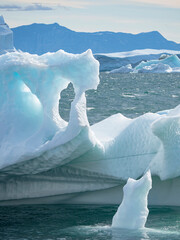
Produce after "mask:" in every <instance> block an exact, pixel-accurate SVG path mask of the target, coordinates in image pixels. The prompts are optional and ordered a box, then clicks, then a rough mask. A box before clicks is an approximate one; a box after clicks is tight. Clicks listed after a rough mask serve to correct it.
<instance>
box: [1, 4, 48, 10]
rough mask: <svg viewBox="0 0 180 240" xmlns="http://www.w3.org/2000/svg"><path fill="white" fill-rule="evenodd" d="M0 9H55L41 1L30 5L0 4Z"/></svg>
mask: <svg viewBox="0 0 180 240" xmlns="http://www.w3.org/2000/svg"><path fill="white" fill-rule="evenodd" d="M0 10H5V11H49V10H53V8H51V7H47V6H44V5H42V4H40V3H34V4H31V5H28V6H21V5H6V4H4V5H0Z"/></svg>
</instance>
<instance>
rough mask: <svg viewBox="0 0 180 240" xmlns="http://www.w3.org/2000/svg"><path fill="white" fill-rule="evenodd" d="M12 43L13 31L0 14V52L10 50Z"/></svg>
mask: <svg viewBox="0 0 180 240" xmlns="http://www.w3.org/2000/svg"><path fill="white" fill-rule="evenodd" d="M13 50H14V45H13V32H12V31H11V29H10V28H9V26H8V25H7V24H6V23H5V21H4V18H3V16H2V15H1V16H0V54H3V53H6V52H9V51H10V52H12V51H13Z"/></svg>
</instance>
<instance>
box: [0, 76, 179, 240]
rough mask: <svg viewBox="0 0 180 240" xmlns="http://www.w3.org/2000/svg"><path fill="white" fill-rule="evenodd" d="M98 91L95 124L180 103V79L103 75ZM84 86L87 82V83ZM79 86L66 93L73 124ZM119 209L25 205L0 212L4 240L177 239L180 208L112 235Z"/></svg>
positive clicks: (63, 103)
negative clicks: (142, 226)
mask: <svg viewBox="0 0 180 240" xmlns="http://www.w3.org/2000/svg"><path fill="white" fill-rule="evenodd" d="M100 79H101V83H100V85H99V86H98V88H97V90H90V91H87V92H86V97H87V113H88V119H89V122H90V124H91V125H92V124H94V123H96V122H99V121H100V120H103V119H105V118H107V117H108V116H111V115H112V114H115V113H118V112H120V113H122V114H124V115H125V116H126V117H131V118H134V117H137V116H139V115H142V114H143V113H146V112H157V111H160V110H165V109H170V108H174V107H175V106H177V105H178V104H179V103H180V94H179V93H180V74H108V73H101V74H100ZM82 81H83V79H82ZM73 98H74V92H73V86H72V85H69V87H68V88H67V89H66V90H64V91H63V92H62V93H61V100H60V104H59V108H60V109H59V111H60V114H61V116H62V117H63V118H64V119H65V120H68V118H69V110H70V103H71V102H72V100H73ZM117 207H118V206H104V205H103V206H102V205H98V206H96V205H81V206H80V205H25V206H4V207H3V206H1V207H0V240H71V239H77V240H85V239H89V240H90V239H93V240H95V239H98V240H101V239H102V240H103V239H114V240H115V239H122V240H140V239H141V240H143V239H150V240H160V239H165V240H176V239H178V240H179V239H180V208H179V207H161V208H160V207H150V214H149V217H148V221H147V223H146V228H145V229H142V230H137V231H135V230H132V231H130V230H128V231H127V230H122V229H119V230H114V229H113V230H112V229H111V223H112V217H113V216H114V214H115V212H116V211H117Z"/></svg>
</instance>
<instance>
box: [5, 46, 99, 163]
mask: <svg viewBox="0 0 180 240" xmlns="http://www.w3.org/2000/svg"><path fill="white" fill-rule="evenodd" d="M0 65H1V68H0V96H1V99H0V100H1V101H0V108H1V120H0V125H1V138H0V141H1V142H0V144H1V152H2V154H1V163H0V165H1V167H5V166H8V165H11V164H13V163H17V162H18V161H24V160H27V159H28V158H31V157H35V156H38V155H40V154H42V153H43V152H44V151H45V150H46V151H47V149H49V148H54V147H56V146H57V145H60V144H65V143H66V142H68V141H69V140H71V139H73V138H74V137H76V136H77V135H78V134H79V133H80V131H81V128H82V127H86V126H88V125H89V123H88V119H87V116H86V98H85V94H84V92H85V91H86V90H87V89H90V88H91V89H92V88H96V87H97V85H98V84H99V77H98V74H99V63H98V62H97V61H96V60H95V59H94V57H93V55H92V52H91V50H88V51H87V52H85V53H83V54H77V55H73V54H68V53H65V52H64V51H62V50H60V51H58V52H56V53H47V54H44V55H42V56H37V55H30V54H28V53H22V52H14V53H7V54H4V55H2V56H0ZM70 82H72V83H73V86H74V90H75V99H74V101H73V103H72V107H71V112H70V120H69V123H67V122H65V121H64V120H63V119H62V118H61V117H60V115H59V110H58V105H59V96H60V95H59V94H60V92H61V91H62V90H63V89H65V88H66V87H67V85H68V84H69V83H70ZM33 116H34V118H35V119H36V121H35V120H34V119H32V118H33ZM33 120H34V121H33ZM17 126H19V127H17ZM28 129H29V130H28ZM64 132H66V133H64ZM21 133H23V134H21ZM53 139H54V140H53ZM22 146H23V149H24V150H22ZM32 153H33V154H32ZM10 156H13V158H12V157H10ZM9 159H11V160H9Z"/></svg>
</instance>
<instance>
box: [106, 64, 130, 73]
mask: <svg viewBox="0 0 180 240" xmlns="http://www.w3.org/2000/svg"><path fill="white" fill-rule="evenodd" d="M130 72H133V68H132V65H131V64H128V65H126V66H122V67H120V68H116V69H114V70H111V71H110V72H109V73H130Z"/></svg>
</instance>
